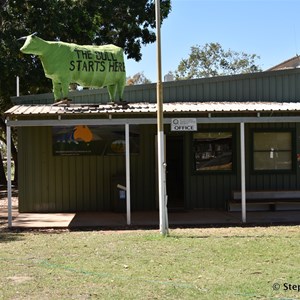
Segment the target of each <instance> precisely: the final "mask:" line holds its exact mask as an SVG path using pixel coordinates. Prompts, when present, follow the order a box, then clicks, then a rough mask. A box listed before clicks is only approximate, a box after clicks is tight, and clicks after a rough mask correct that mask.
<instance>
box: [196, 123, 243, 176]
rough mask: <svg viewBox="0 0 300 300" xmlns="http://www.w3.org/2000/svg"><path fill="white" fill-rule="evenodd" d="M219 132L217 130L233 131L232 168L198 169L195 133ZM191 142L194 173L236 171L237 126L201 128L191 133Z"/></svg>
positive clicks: (227, 172)
mask: <svg viewBox="0 0 300 300" xmlns="http://www.w3.org/2000/svg"><path fill="white" fill-rule="evenodd" d="M210 132H211V133H217V132H223V133H225V132H230V133H231V153H232V161H231V163H232V167H231V169H230V170H224V169H220V170H197V169H196V157H195V146H194V140H195V139H194V134H196V133H210ZM191 144H192V173H193V174H194V175H199V174H201V175H204V174H208V175H209V174H232V173H235V172H236V156H237V151H236V129H235V128H232V127H231V128H212V129H210V128H205V129H200V130H197V131H195V132H193V134H192V135H191Z"/></svg>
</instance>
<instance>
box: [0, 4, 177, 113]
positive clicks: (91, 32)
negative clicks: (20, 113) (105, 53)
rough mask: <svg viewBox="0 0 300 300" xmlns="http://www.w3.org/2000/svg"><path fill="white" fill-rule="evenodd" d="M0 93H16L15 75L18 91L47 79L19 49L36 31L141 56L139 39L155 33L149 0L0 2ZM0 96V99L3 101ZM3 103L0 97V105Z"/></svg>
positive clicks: (45, 87)
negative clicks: (119, 49)
mask: <svg viewBox="0 0 300 300" xmlns="http://www.w3.org/2000/svg"><path fill="white" fill-rule="evenodd" d="M170 2H171V1H170V0H161V18H162V20H164V19H165V18H166V17H167V16H168V14H169V12H170V10H171V3H170ZM0 3H2V4H1V8H0V26H1V37H0V74H1V83H0V98H2V100H3V99H5V100H6V101H5V102H6V103H7V101H8V99H9V96H11V95H14V94H15V77H16V75H19V76H20V88H21V93H23V94H28V93H43V92H49V91H50V89H51V81H50V80H48V79H46V78H45V76H44V75H43V70H42V67H41V64H40V61H39V60H38V59H37V58H35V57H33V56H32V57H30V56H28V55H23V54H21V53H20V51H19V49H20V47H21V46H22V42H20V41H17V39H18V38H19V37H21V36H24V35H28V34H31V33H33V32H38V34H39V36H40V37H42V38H43V39H45V40H62V41H65V42H74V43H78V44H96V45H103V44H110V43H112V44H115V45H117V46H120V47H122V48H124V51H125V54H126V55H127V57H128V58H132V59H135V60H136V61H139V60H140V59H141V58H142V54H141V45H142V44H148V43H153V42H154V41H155V39H156V36H155V32H154V28H155V1H154V0H139V1H135V0H124V1H121V2H120V1H118V0H100V1H94V0H65V1H60V0H27V1H24V0H7V1H2V2H0ZM2 102H3V101H2ZM6 103H2V104H3V105H2V106H3V107H2V109H4V108H5V106H7V105H6Z"/></svg>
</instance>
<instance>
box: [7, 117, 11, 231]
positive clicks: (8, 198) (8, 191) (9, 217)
mask: <svg viewBox="0 0 300 300" xmlns="http://www.w3.org/2000/svg"><path fill="white" fill-rule="evenodd" d="M7 121H8V120H7ZM6 139H7V142H6V148H7V149H6V150H7V153H6V159H7V160H6V161H7V200H8V201H7V218H8V227H9V228H11V227H12V199H11V128H10V125H7V124H6Z"/></svg>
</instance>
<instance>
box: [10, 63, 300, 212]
mask: <svg viewBox="0 0 300 300" xmlns="http://www.w3.org/2000/svg"><path fill="white" fill-rule="evenodd" d="M70 98H71V99H72V103H71V104H70V106H53V105H52V103H53V94H43V95H33V96H21V97H13V99H12V100H13V103H14V105H15V106H13V107H12V108H11V109H9V110H8V111H7V112H6V113H5V116H6V122H7V126H8V127H15V128H17V133H18V161H19V169H18V171H19V211H20V212H79V211H122V210H124V209H125V206H124V203H125V200H124V197H125V196H124V193H122V189H119V188H118V187H117V186H118V185H119V187H120V186H125V185H126V155H125V149H126V142H125V132H126V128H127V130H128V133H129V145H130V148H129V151H130V155H129V157H130V202H131V210H132V211H150V210H157V209H158V199H157V167H156V165H157V162H156V159H157V158H156V157H157V152H156V151H157V150H156V149H157V146H156V133H157V125H156V113H157V112H156V84H149V85H138V86H127V87H126V88H125V92H124V100H126V101H128V102H129V105H128V107H122V106H112V105H108V104H106V103H107V102H108V101H109V99H108V94H107V91H106V90H105V89H100V90H83V91H78V92H72V93H70ZM163 99H164V124H165V125H164V131H165V136H166V138H165V141H166V142H165V145H166V163H167V194H168V208H169V209H170V210H195V209H201V210H224V211H225V210H228V209H229V208H230V207H229V206H230V205H229V203H230V201H231V200H232V198H233V192H234V191H241V190H242V191H243V190H244V191H245V190H247V191H297V190H300V168H299V167H300V166H299V161H298V158H299V157H300V154H299V153H300V140H299V137H300V124H299V122H300V70H299V69H289V70H280V71H269V72H261V73H255V74H243V75H234V76H223V77H215V78H205V79H194V80H183V81H173V82H165V83H164V84H163ZM127 180H128V179H127ZM127 183H128V181H127ZM294 202H297V199H295V201H294ZM296 204H297V203H292V204H291V203H283V204H282V203H279V204H278V205H277V204H276V207H275V209H297V205H296ZM248 208H249V209H270V208H271V207H270V205H269V203H268V202H267V203H265V204H264V205H259V206H256V205H253V206H252V208H251V207H250V206H249V207H248ZM248 208H247V209H248ZM272 208H273V209H274V207H273V206H272ZM236 209H241V206H238V205H237V207H236Z"/></svg>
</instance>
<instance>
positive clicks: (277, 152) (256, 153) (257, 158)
mask: <svg viewBox="0 0 300 300" xmlns="http://www.w3.org/2000/svg"><path fill="white" fill-rule="evenodd" d="M292 144H293V136H292V132H291V131H281V132H280V131H278V132H275V131H274V132H253V168H254V170H255V171H270V170H272V171H274V170H292V166H293V164H292V157H293V155H292V152H293V151H292V149H293V146H292Z"/></svg>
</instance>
